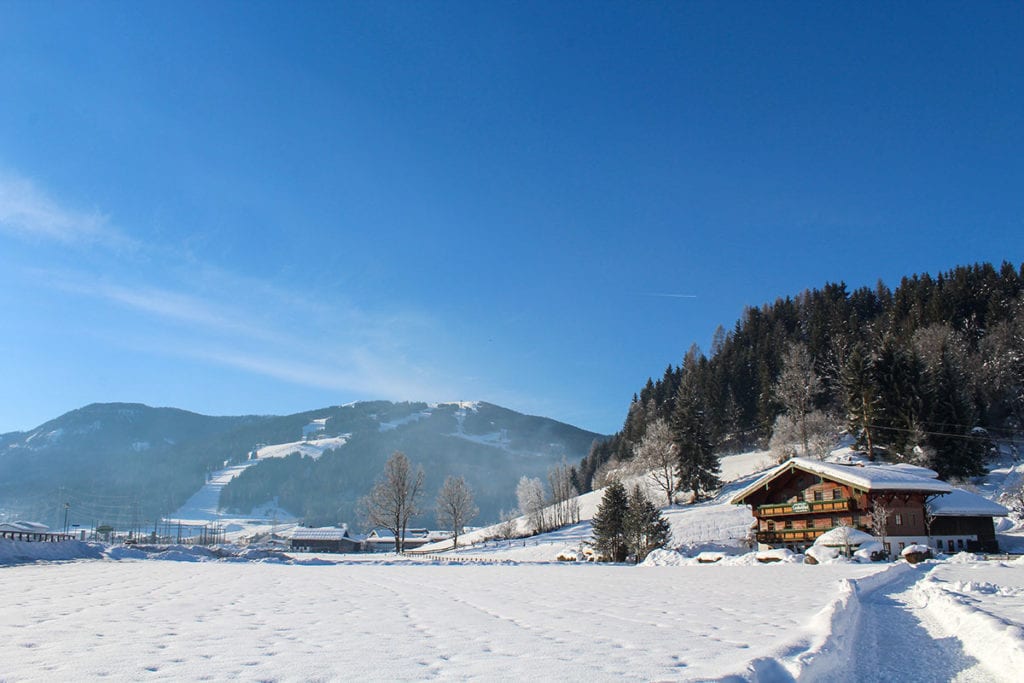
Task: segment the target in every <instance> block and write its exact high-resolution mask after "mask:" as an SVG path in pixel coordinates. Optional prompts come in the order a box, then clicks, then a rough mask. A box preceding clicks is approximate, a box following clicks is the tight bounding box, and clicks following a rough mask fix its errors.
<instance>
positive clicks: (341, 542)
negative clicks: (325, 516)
mask: <svg viewBox="0 0 1024 683" xmlns="http://www.w3.org/2000/svg"><path fill="white" fill-rule="evenodd" d="M287 536H288V546H289V548H290V549H291V550H297V551H305V552H321V553H352V552H357V551H359V550H362V542H361V541H360V540H359V539H357V538H353V537H352V536H350V535H349V533H348V526H347V525H342V526H340V527H337V526H322V527H302V526H299V527H295V528H294V529H292V531H291V532H290V533H289V534H288V535H287Z"/></svg>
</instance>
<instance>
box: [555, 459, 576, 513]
mask: <svg viewBox="0 0 1024 683" xmlns="http://www.w3.org/2000/svg"><path fill="white" fill-rule="evenodd" d="M548 486H549V487H550V489H551V510H550V515H549V517H550V522H551V526H552V527H554V528H558V527H562V526H565V525H566V524H575V523H576V522H578V521H580V508H579V500H578V496H579V495H580V494H579V491H577V490H576V487H575V486H573V483H572V469H571V468H570V467H569V465H568V464H567V463H566V462H565V460H562V462H561V464H559V465H555V466H554V467H552V468H551V470H550V471H548Z"/></svg>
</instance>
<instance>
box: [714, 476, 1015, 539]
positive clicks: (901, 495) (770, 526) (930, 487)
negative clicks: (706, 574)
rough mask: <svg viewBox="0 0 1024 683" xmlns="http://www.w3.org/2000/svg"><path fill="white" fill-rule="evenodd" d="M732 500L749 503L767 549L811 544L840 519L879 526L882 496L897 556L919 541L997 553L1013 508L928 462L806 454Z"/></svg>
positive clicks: (849, 524)
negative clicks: (956, 483)
mask: <svg viewBox="0 0 1024 683" xmlns="http://www.w3.org/2000/svg"><path fill="white" fill-rule="evenodd" d="M732 502H733V503H734V504H736V505H750V507H751V510H752V512H753V514H754V519H755V525H756V531H755V535H756V540H757V544H758V547H759V548H760V549H763V550H766V549H770V548H783V547H784V548H789V549H790V550H794V551H803V550H806V549H807V548H808V547H809V546H811V545H812V544H813V543H814V541H815V540H817V538H818V537H819V536H821V535H822V534H825V533H826V532H828V531H831V530H832V529H835V528H838V527H841V526H846V527H851V528H854V529H859V530H861V531H865V532H867V533H873V531H872V527H873V525H872V509H873V507H874V505H875V504H876V503H877V504H878V505H880V506H881V507H883V508H884V509H885V510H886V511H887V513H888V519H887V521H886V524H885V540H884V542H885V546H886V548H885V550H886V553H887V554H888V555H889V556H890V557H897V556H899V553H900V551H901V550H903V548H905V547H907V546H909V545H913V544H921V545H929V546H931V547H932V548H935V549H936V550H939V551H943V552H958V551H960V550H968V551H972V552H995V551H997V550H998V544H997V542H996V535H995V526H994V524H993V522H992V518H993V517H1005V516H1006V515H1007V514H1008V511H1007V510H1006V508H1004V507H1003V506H1001V505H998V504H996V503H993V502H992V501H990V500H988V499H986V498H983V497H981V496H979V495H977V494H974V493H970V492H969V491H964V490H962V489H957V488H954V487H953V486H951V485H950V484H947V483H946V482H944V481H940V480H939V479H938V474H936V473H935V472H934V471H932V470H929V469H927V468H924V467H917V466H914V465H906V464H899V465H883V464H876V463H867V462H855V461H851V462H849V463H845V464H844V463H835V462H822V461H818V460H809V459H806V458H792V459H790V460H788V461H786V462H784V463H783V464H781V465H779V466H778V467H776V468H775V469H773V470H771V471H770V472H768V473H767V474H765V475H764V476H763V477H761V478H760V479H758V480H757V481H755V482H754V483H753V484H751V485H750V486H748V487H746V488H745V489H743V490H742V491H740V492H739V493H737V494H736V495H735V496H733V499H732ZM879 540H881V539H879Z"/></svg>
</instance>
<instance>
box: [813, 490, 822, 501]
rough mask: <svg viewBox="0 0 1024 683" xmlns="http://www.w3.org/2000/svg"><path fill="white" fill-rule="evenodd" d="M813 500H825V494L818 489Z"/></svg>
mask: <svg viewBox="0 0 1024 683" xmlns="http://www.w3.org/2000/svg"><path fill="white" fill-rule="evenodd" d="M814 500H825V492H824V491H822V490H821V489H818V490H817V491H815V492H814Z"/></svg>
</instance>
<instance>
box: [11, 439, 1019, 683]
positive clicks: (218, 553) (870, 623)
mask: <svg viewBox="0 0 1024 683" xmlns="http://www.w3.org/2000/svg"><path fill="white" fill-rule="evenodd" d="M769 464H771V462H770V456H769V455H768V454H767V453H763V452H762V453H747V454H742V455H738V456H729V457H726V458H723V459H722V479H723V481H725V482H726V483H725V485H724V486H723V490H722V491H721V492H720V494H719V495H718V496H717V497H716V498H714V499H713V500H709V501H704V502H701V503H698V504H692V505H682V506H679V505H677V506H673V507H671V508H667V509H665V511H664V512H665V514H666V516H667V517H668V518H669V520H670V522H671V524H672V529H673V536H674V546H675V547H677V548H679V549H680V550H681V551H682V552H674V551H663V552H660V554H658V555H656V556H654V557H653V558H652V561H651V562H649V563H648V566H639V567H632V566H623V565H595V564H588V563H575V562H556V561H554V560H555V559H556V557H557V556H558V555H559V554H561V553H563V552H570V553H571V552H572V551H574V550H578V549H579V548H580V547H581V545H582V544H583V542H584V541H586V540H587V539H588V538H589V536H590V523H589V521H588V520H589V518H590V517H591V516H592V515H593V513H594V511H595V510H596V508H597V504H598V503H599V501H600V498H601V495H602V492H601V491H597V492H593V493H588V494H585V495H584V496H582V497H581V498H580V511H581V517H582V518H583V520H584V521H582V522H580V523H579V524H577V525H574V526H571V527H567V528H565V529H561V530H558V531H555V532H551V533H548V534H543V535H540V536H536V537H533V538H528V539H517V540H513V541H511V542H509V541H497V542H495V541H492V542H490V543H487V544H485V543H482V542H481V539H482V538H483V537H486V536H487V535H493V534H494V532H495V529H494V528H493V527H492V528H490V529H482V530H480V531H476V532H472V533H470V534H466V535H464V536H463V537H462V540H463V541H474V540H475V541H476V545H472V546H470V547H466V548H460V549H459V551H457V552H442V550H443V548H442V547H435V548H434V549H433V551H432V552H431V554H429V555H421V556H413V557H398V556H395V555H379V554H360V555H349V556H344V555H342V556H339V555H323V556H316V555H312V554H292V555H290V556H289V555H282V554H277V553H270V552H266V551H258V550H239V549H237V548H236V549H232V548H224V549H220V550H215V551H211V550H208V549H204V548H191V547H184V546H175V547H170V548H144V547H123V546H114V547H109V546H102V545H100V544H90V543H81V542H68V543H14V542H11V541H0V565H8V566H0V577H3V587H4V589H5V599H4V600H3V601H0V680H3V681H21V680H69V679H75V680H79V679H95V678H113V679H115V680H136V679H142V678H145V679H176V680H177V679H185V680H199V679H213V680H222V679H229V678H242V679H245V680H279V681H290V680H311V679H317V680H337V679H355V680H389V681H390V680H421V679H425V678H441V679H467V678H471V679H484V680H491V679H506V680H507V679H517V680H518V679H526V678H535V679H539V680H557V679H569V680H580V679H593V680H623V679H632V680H682V681H692V680H709V679H711V680H730V681H736V680H758V681H791V680H794V679H797V680H811V681H818V680H830V681H836V682H838V683H860V682H862V681H894V680H913V681H1017V680H1019V675H1018V672H1019V671H1021V670H1024V560H1012V561H1007V560H987V561H986V560H983V559H981V558H979V557H976V556H972V555H968V554H960V555H956V556H954V557H952V558H948V559H945V560H942V561H929V562H926V563H923V564H921V565H917V566H912V565H909V564H907V563H906V562H899V563H895V564H855V563H851V562H848V561H845V560H838V561H831V562H826V563H824V564H820V565H814V566H812V565H805V564H801V563H799V560H800V556H792V555H791V554H789V555H787V554H786V553H776V557H775V558H773V559H779V560H781V561H779V562H775V563H771V564H764V563H762V562H761V561H759V560H764V559H768V558H766V557H765V556H764V555H763V554H762V555H759V554H755V553H748V552H746V548H745V547H744V544H743V539H744V537H745V535H746V532H747V529H748V528H749V525H750V522H751V517H750V512H749V510H748V509H747V508H745V507H744V506H736V505H731V504H729V502H728V501H729V499H730V498H731V497H732V495H733V494H734V493H735V492H736V491H738V490H740V489H741V488H742V487H744V486H746V485H748V484H749V482H750V481H751V480H752V478H753V477H755V476H757V474H758V473H759V472H760V471H762V470H763V469H764V468H765V467H766V466H767V465H769ZM242 467H243V468H244V466H242ZM1013 467H1016V465H1013ZM239 471H241V470H240V469H239V470H235V471H234V472H229V471H227V470H225V471H223V472H221V473H218V475H217V476H215V477H214V480H215V481H214V482H211V484H212V485H217V484H218V483H219V484H220V485H223V483H222V482H226V481H227V480H229V479H230V477H232V476H235V475H236V474H237V473H238V472H239ZM1015 471H1016V470H1013V472H1010V471H1008V472H1007V475H1006V476H1011V477H1012V476H1013V473H1014V472H1015ZM637 481H641V482H642V481H643V478H638V479H637ZM650 494H651V496H652V497H654V496H656V495H657V492H656V490H654V489H653V488H652V489H651V490H650ZM183 511H184V512H186V513H188V514H189V515H190V516H191V517H194V518H203V519H207V520H213V519H216V496H215V495H214V492H213V491H212V490H209V491H207V492H206V493H205V494H203V495H202V496H199V497H194V500H193V501H190V503H189V505H187V506H186V508H185V509H183ZM272 512H274V511H272ZM277 512H279V511H276V512H275V514H276V513H277ZM222 521H223V520H222ZM253 521H254V520H251V519H249V520H238V522H239V523H244V524H246V525H248V524H251V523H252V522H253ZM1015 530H1016V527H1014V528H1013V529H1009V530H1008V531H1010V532H1015ZM1017 531H1019V530H1017ZM784 555H785V556H784ZM698 559H704V560H710V559H718V561H717V562H715V563H711V564H700V563H699V562H698ZM75 560H77V561H75ZM158 560H162V561H158Z"/></svg>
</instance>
